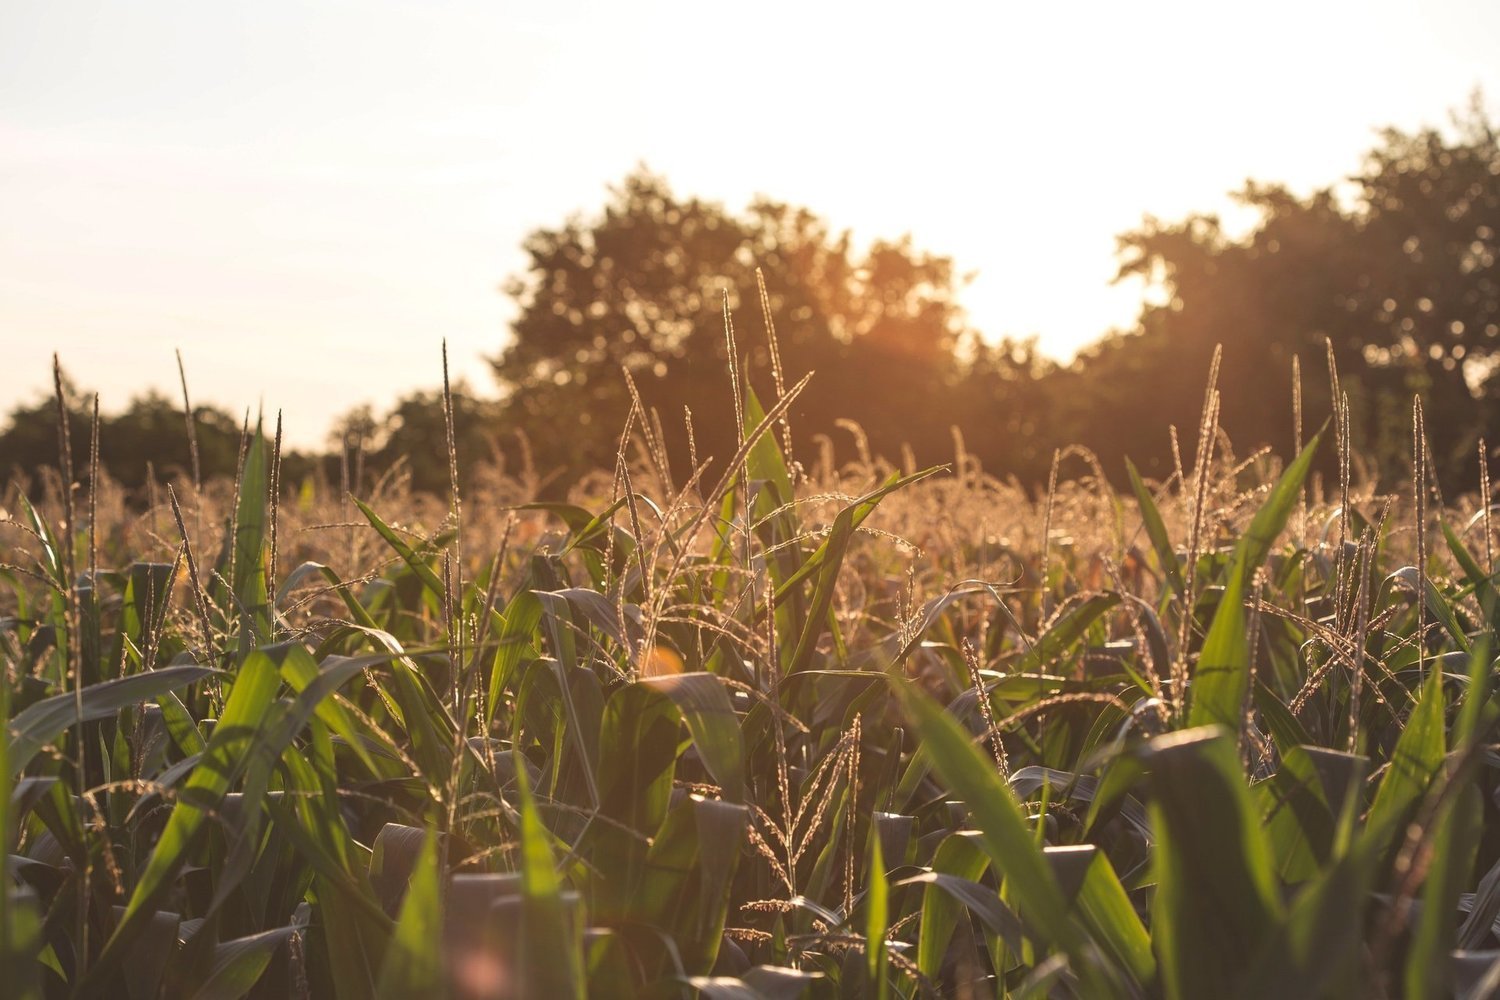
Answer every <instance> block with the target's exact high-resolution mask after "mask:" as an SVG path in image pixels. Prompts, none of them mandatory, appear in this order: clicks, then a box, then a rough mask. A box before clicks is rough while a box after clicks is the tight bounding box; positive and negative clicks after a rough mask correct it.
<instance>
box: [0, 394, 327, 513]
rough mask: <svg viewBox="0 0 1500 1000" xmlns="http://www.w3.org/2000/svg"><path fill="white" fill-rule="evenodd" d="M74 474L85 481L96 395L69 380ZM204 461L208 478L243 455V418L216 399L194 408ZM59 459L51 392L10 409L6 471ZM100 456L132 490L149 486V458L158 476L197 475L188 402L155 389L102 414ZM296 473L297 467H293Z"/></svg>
mask: <svg viewBox="0 0 1500 1000" xmlns="http://www.w3.org/2000/svg"><path fill="white" fill-rule="evenodd" d="M63 397H64V399H66V400H67V403H68V426H69V435H70V437H71V439H72V445H73V469H74V475H75V477H76V478H77V479H78V480H79V481H80V482H86V481H87V474H88V462H89V444H90V437H91V435H92V433H93V426H92V424H93V394H92V393H88V392H84V391H82V390H80V389H78V388H77V387H76V386H75V385H74V384H73V383H72V382H71V381H70V380H68V379H66V378H65V379H64V382H63ZM193 414H194V420H195V422H196V433H197V438H198V456H199V463H200V468H201V470H202V474H203V476H204V478H205V479H209V478H213V477H216V476H233V475H234V471H235V465H236V463H237V462H238V460H239V449H240V436H241V430H242V425H241V422H240V421H238V420H236V419H235V418H234V417H232V416H230V415H229V414H228V413H227V412H225V411H224V410H220V409H217V408H215V407H212V406H198V407H194V411H193ZM57 460H58V433H57V403H56V401H55V399H53V398H52V397H50V396H43V397H40V398H38V399H37V400H36V401H35V402H33V403H30V404H23V405H21V406H17V407H16V408H15V409H13V410H11V412H10V414H9V416H8V423H7V426H6V428H5V430H4V432H3V433H0V470H3V472H4V474H6V475H14V474H16V473H21V474H23V475H26V476H34V475H35V474H36V473H37V471H38V470H39V469H42V468H44V467H51V468H55V467H56V466H57ZM99 461H100V464H101V465H102V466H103V467H104V469H105V471H106V472H108V473H109V475H110V476H111V477H112V478H113V479H115V480H116V481H117V482H119V483H120V484H121V485H122V486H124V487H125V488H126V489H129V490H138V489H140V488H141V487H142V486H144V485H145V482H146V474H147V468H148V464H149V466H150V467H151V468H152V469H154V471H155V475H156V478H157V480H158V481H162V482H165V481H167V480H169V479H172V478H175V477H182V478H188V477H190V476H191V475H192V457H191V452H190V450H189V446H188V433H187V423H186V421H185V419H184V417H183V412H182V407H181V406H180V405H178V404H176V403H174V402H172V401H171V400H169V399H168V398H167V397H165V396H163V395H161V394H160V393H157V392H147V393H146V394H145V395H142V396H137V397H136V398H134V399H132V400H131V402H130V405H129V406H127V407H126V409H125V410H124V412H122V413H119V414H110V413H107V412H105V413H101V414H100V419H99ZM298 469H300V466H298ZM294 473H295V470H294Z"/></svg>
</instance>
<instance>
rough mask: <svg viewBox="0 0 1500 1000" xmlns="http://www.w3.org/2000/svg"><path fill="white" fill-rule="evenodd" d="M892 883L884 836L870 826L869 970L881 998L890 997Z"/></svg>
mask: <svg viewBox="0 0 1500 1000" xmlns="http://www.w3.org/2000/svg"><path fill="white" fill-rule="evenodd" d="M890 892H891V889H890V883H889V882H887V881H886V877H885V859H884V858H882V857H881V853H880V835H879V833H878V832H877V831H876V829H875V825H874V824H873V823H872V824H870V853H869V861H868V863H867V870H866V872H865V900H864V905H865V970H866V971H867V972H868V973H869V976H870V981H871V982H872V983H874V984H875V988H876V991H877V995H878V996H879V997H881V998H882V1000H883V998H884V997H887V996H889V995H890V983H889V981H888V980H887V978H886V975H885V965H886V954H885V952H886V941H885V932H886V929H887V928H888V927H889V926H890Z"/></svg>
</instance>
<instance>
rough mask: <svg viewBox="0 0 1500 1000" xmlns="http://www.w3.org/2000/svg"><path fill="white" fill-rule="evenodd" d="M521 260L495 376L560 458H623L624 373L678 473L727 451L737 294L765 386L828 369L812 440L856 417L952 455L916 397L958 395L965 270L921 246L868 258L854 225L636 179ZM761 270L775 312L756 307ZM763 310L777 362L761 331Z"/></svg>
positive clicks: (803, 422)
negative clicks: (694, 460)
mask: <svg viewBox="0 0 1500 1000" xmlns="http://www.w3.org/2000/svg"><path fill="white" fill-rule="evenodd" d="M526 251H527V253H528V255H529V256H530V264H529V267H528V269H527V270H526V272H525V273H524V274H523V275H521V276H519V277H518V278H516V279H515V280H513V281H511V282H510V283H509V284H508V286H507V289H508V291H509V293H510V294H511V295H512V296H513V297H514V298H515V299H516V301H517V303H518V305H519V307H520V316H519V318H518V319H517V320H516V322H515V324H514V327H513V330H512V333H513V337H512V339H511V342H510V343H509V344H508V345H507V346H506V348H505V349H504V351H502V352H501V354H500V355H499V356H498V357H496V358H495V359H494V368H495V373H496V376H497V377H498V379H499V381H500V384H501V386H502V389H503V392H504V394H505V398H506V403H507V405H506V407H505V412H506V414H507V415H508V416H509V417H510V418H511V419H512V420H513V421H514V423H515V424H516V425H517V426H519V427H520V428H522V429H524V431H525V432H526V434H527V435H528V436H529V438H530V439H531V441H532V443H533V445H534V447H535V448H536V451H537V453H538V455H541V456H545V457H546V460H547V461H549V462H560V463H563V464H566V465H569V466H571V467H574V468H580V469H581V468H591V467H596V466H600V465H603V466H604V467H609V466H610V465H612V463H613V460H614V459H613V456H614V453H615V450H616V447H617V443H618V437H619V434H620V429H621V428H622V426H623V425H624V422H625V418H626V414H627V413H628V411H629V409H630V405H631V403H630V394H629V388H628V386H627V384H626V380H625V378H624V376H623V375H622V369H623V370H625V371H629V372H630V374H631V376H632V378H633V379H634V381H635V384H636V386H637V388H638V390H639V392H640V395H641V397H642V401H643V404H644V405H645V407H646V408H647V410H648V411H650V410H654V411H655V412H656V414H658V415H659V418H660V423H661V427H662V430H663V437H664V438H665V441H666V444H667V448H668V452H669V455H670V458H671V460H672V462H673V464H674V465H677V466H678V467H679V468H683V467H685V465H686V462H687V461H688V460H689V459H690V454H689V453H690V451H691V450H696V452H697V453H698V455H699V456H700V457H707V456H709V455H715V456H718V457H720V458H723V457H726V456H727V455H728V454H729V453H730V452H732V451H733V450H734V443H735V431H734V414H733V407H732V400H731V393H730V384H731V383H730V379H729V367H730V355H729V348H728V341H727V338H726V335H725V321H724V306H725V302H726V297H727V304H728V306H729V308H730V310H731V311H732V313H733V316H734V322H735V324H736V325H737V327H738V329H739V331H740V335H739V338H738V340H737V342H736V351H737V352H738V354H739V356H738V357H737V358H736V361H737V362H743V363H748V365H749V367H750V369H751V371H753V372H755V373H756V376H755V377H756V380H757V381H758V382H759V384H760V385H761V391H762V392H763V393H766V394H769V393H771V392H772V391H774V386H773V385H772V384H771V383H772V382H773V381H774V369H775V368H776V365H777V363H778V362H779V365H780V368H781V370H782V372H783V373H784V374H786V375H788V376H793V375H795V376H800V375H801V374H802V373H804V372H807V371H814V372H816V373H817V375H816V377H815V380H814V384H815V387H816V388H815V390H814V391H812V392H810V393H809V394H807V395H806V396H804V397H803V398H802V399H801V400H799V402H798V405H797V406H796V408H795V410H794V419H793V427H794V428H796V429H798V430H799V431H800V432H801V434H799V437H801V438H802V441H803V443H804V444H805V443H806V442H807V440H808V438H807V437H806V435H810V434H812V433H814V432H824V433H826V432H828V431H829V430H831V429H832V428H833V426H834V422H835V420H837V419H839V418H848V419H852V420H855V421H857V422H858V423H860V424H861V425H863V426H864V428H865V430H866V432H867V433H869V434H870V435H871V437H872V438H874V439H877V440H879V441H880V442H882V443H883V444H889V445H891V446H892V447H893V448H894V447H899V445H900V444H901V443H902V442H905V443H907V444H910V445H911V446H912V447H913V448H915V449H918V450H919V451H932V450H934V449H935V448H937V447H942V448H946V441H947V436H948V428H947V423H946V422H942V421H934V420H931V419H925V415H924V414H923V413H921V412H916V413H914V412H913V405H912V404H913V403H914V402H915V401H918V400H936V399H946V398H947V397H948V395H949V393H950V391H951V390H952V388H953V387H954V386H955V385H956V384H957V383H958V382H959V381H960V380H961V378H962V374H963V368H962V365H961V363H960V361H959V347H960V345H961V344H963V343H965V342H966V341H968V340H971V339H972V332H971V331H970V330H969V329H968V327H967V324H966V321H965V317H964V314H963V311H962V310H961V309H960V307H959V305H958V292H959V288H960V285H961V284H962V279H961V277H960V276H959V275H958V273H957V272H956V270H955V268H954V265H953V262H952V261H951V260H949V259H948V258H946V257H940V256H936V255H933V254H929V253H926V252H923V251H920V250H918V249H916V248H915V247H914V246H913V245H912V243H911V241H910V240H909V239H900V240H895V241H885V240H880V241H876V242H875V243H873V244H872V245H871V246H870V247H869V248H868V249H866V250H864V251H856V250H855V249H854V246H853V241H852V239H851V236H850V234H849V233H848V232H841V233H836V232H833V231H832V230H830V229H829V227H828V225H827V224H826V223H825V222H824V221H823V220H821V219H820V218H818V217H817V216H816V215H814V214H812V213H811V212H809V211H807V210H805V209H799V208H793V207H791V206H788V205H785V204H781V203H778V202H773V201H770V200H766V199H760V200H757V201H755V202H754V203H753V204H751V205H750V207H749V208H748V209H747V210H746V211H745V212H743V213H741V214H738V215H736V214H733V213H731V212H729V211H727V210H726V209H724V208H723V207H722V206H720V205H717V204H714V203H710V202H705V201H701V200H699V199H696V198H691V199H683V198H679V197H678V196H676V195H674V194H673V193H672V191H671V190H670V189H669V187H668V186H667V184H666V182H665V181H664V180H662V179H661V178H660V177H657V176H654V175H652V174H649V173H647V172H645V171H639V172H637V173H634V174H632V175H631V176H629V177H627V178H626V179H625V181H624V183H623V184H621V185H620V186H619V187H617V188H615V189H614V190H613V191H612V192H611V198H610V201H609V203H608V204H607V205H606V206H605V207H604V210H603V212H602V213H600V214H599V215H597V216H594V217H592V218H587V219H585V218H574V219H571V220H569V221H568V222H567V223H566V224H564V225H563V226H561V227H559V228H557V229H546V230H541V231H539V232H536V233H534V234H533V235H532V236H531V238H530V239H529V240H528V241H527V243H526ZM757 268H760V269H763V271H764V273H765V275H766V278H767V280H766V290H767V302H766V306H767V310H768V313H767V312H763V310H762V307H761V305H760V304H758V303H757V302H756V296H757V278H756V269H757ZM767 314H768V315H769V317H770V318H771V320H772V321H773V322H774V323H775V327H776V334H777V337H776V341H777V343H778V344H779V357H777V358H772V357H771V356H770V351H771V345H770V340H769V339H768V338H767V337H766V336H765V335H764V334H763V332H762V330H763V324H764V322H765V319H766V315H767ZM747 331H753V334H751V335H747ZM768 373H770V374H768ZM685 411H690V412H691V414H692V420H693V428H694V434H693V436H694V441H693V444H695V445H696V448H695V449H690V447H689V441H688V434H687V430H686V415H685Z"/></svg>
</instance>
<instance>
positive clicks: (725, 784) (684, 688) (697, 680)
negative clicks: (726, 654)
mask: <svg viewBox="0 0 1500 1000" xmlns="http://www.w3.org/2000/svg"><path fill="white" fill-rule="evenodd" d="M641 683H642V684H645V685H647V686H649V687H651V688H654V689H655V690H657V691H660V692H661V693H662V694H664V695H666V696H667V697H668V698H670V699H671V700H672V704H674V705H676V706H677V710H678V711H679V712H681V713H682V721H683V723H684V724H685V725H686V726H687V729H688V733H689V734H690V735H691V736H692V737H693V745H694V746H696V747H697V748H698V756H699V757H700V758H702V760H703V766H704V767H706V768H707V769H708V773H709V774H710V775H712V776H713V779H714V780H715V781H716V782H718V783H719V788H720V790H721V793H722V795H723V796H724V798H725V799H727V800H728V801H730V802H739V801H741V800H742V799H743V797H744V785H745V779H744V756H745V751H744V742H743V739H742V737H741V734H740V723H739V718H738V717H737V716H736V715H735V714H734V706H733V705H732V704H731V703H730V701H729V693H728V692H727V691H726V690H725V689H724V682H723V681H722V680H721V679H720V678H719V677H717V676H715V675H714V674H709V673H688V674H669V675H666V676H662V677H649V678H646V679H645V680H643V681H641Z"/></svg>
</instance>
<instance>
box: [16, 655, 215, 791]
mask: <svg viewBox="0 0 1500 1000" xmlns="http://www.w3.org/2000/svg"><path fill="white" fill-rule="evenodd" d="M218 672H219V671H217V670H212V669H210V668H208V667H198V666H189V665H182V666H176V667H162V668H161V669H159V670H148V671H145V672H144V673H139V674H131V675H130V676H129V677H117V678H115V679H113V680H108V681H100V682H99V683H98V684H90V685H89V686H88V687H86V688H84V689H83V699H82V700H83V718H82V720H81V721H83V722H94V721H96V720H98V719H108V718H112V717H113V716H114V715H115V714H116V713H118V712H119V711H120V710H121V709H122V708H128V707H129V706H131V705H137V704H139V703H141V702H143V701H146V700H148V699H151V698H157V697H160V696H161V695H164V694H166V693H168V692H170V691H175V690H176V689H178V688H182V687H187V686H188V685H189V684H192V683H194V682H196V681H200V680H202V679H203V678H205V677H209V676H212V675H214V674H217V673H218ZM79 721H80V720H79V717H78V712H77V701H76V700H75V696H74V692H72V691H69V692H66V693H64V694H58V695H53V696H52V697H50V698H45V699H43V700H41V701H39V702H36V703H34V704H32V705H30V706H28V707H27V708H24V709H22V710H21V711H20V712H17V713H16V715H15V717H14V718H12V719H11V720H10V724H9V725H8V726H7V727H6V730H7V735H8V736H9V738H10V746H9V751H8V754H7V757H6V764H7V768H8V770H9V772H10V774H12V775H16V774H20V773H21V772H22V771H24V770H25V769H26V765H27V764H29V763H31V761H32V759H33V758H34V757H35V756H36V755H37V753H38V752H39V751H40V750H41V749H42V748H43V747H45V746H46V745H47V744H49V743H51V742H53V741H54V740H56V739H57V738H58V737H59V736H61V735H62V734H63V733H65V732H67V730H68V729H69V728H70V727H72V726H74V725H76V724H77V723H78V722H79Z"/></svg>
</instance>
